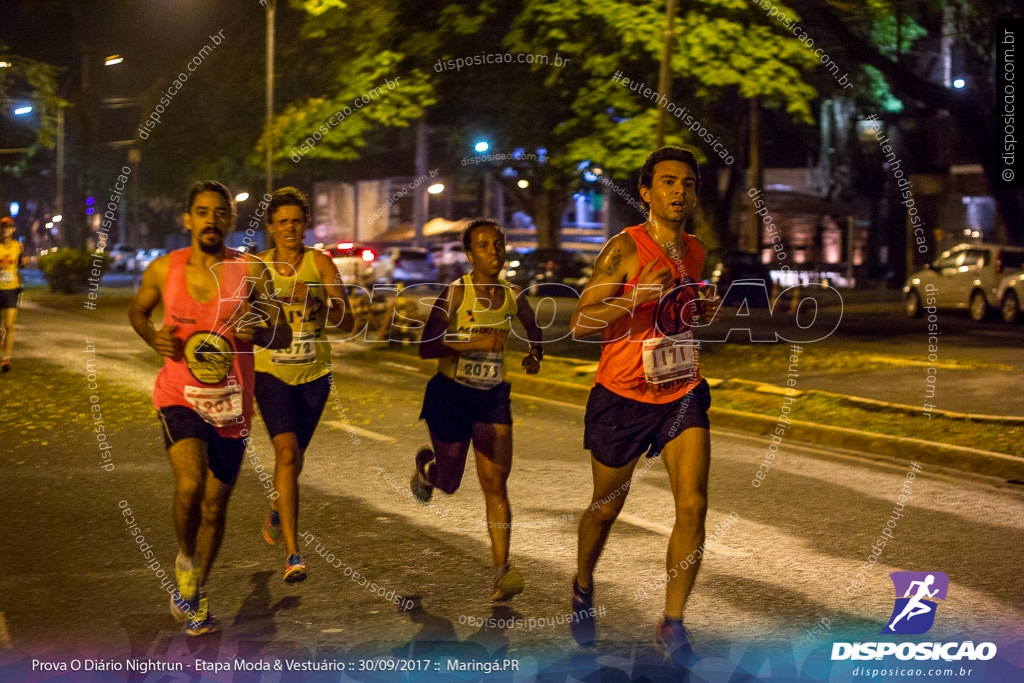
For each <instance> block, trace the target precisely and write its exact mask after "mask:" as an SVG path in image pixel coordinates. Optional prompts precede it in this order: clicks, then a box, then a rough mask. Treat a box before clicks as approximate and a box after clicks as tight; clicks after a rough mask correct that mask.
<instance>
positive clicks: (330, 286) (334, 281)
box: [313, 251, 356, 332]
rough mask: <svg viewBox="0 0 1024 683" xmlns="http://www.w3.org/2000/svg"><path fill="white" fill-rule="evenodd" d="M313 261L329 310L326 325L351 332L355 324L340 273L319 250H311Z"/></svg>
mask: <svg viewBox="0 0 1024 683" xmlns="http://www.w3.org/2000/svg"><path fill="white" fill-rule="evenodd" d="M313 263H315V264H316V269H317V270H318V271H319V272H320V279H321V281H322V282H323V283H324V292H325V293H326V294H327V305H328V306H329V307H330V310H329V311H328V312H327V327H335V328H337V329H339V330H341V331H342V332H351V331H352V329H353V328H354V327H355V325H356V319H355V316H353V315H352V305H351V304H350V303H349V301H348V294H346V293H345V288H344V287H342V286H341V274H340V273H338V267H337V266H336V265H334V261H332V260H331V258H330V257H329V256H327V255H326V254H324V253H323V252H321V251H314V252H313Z"/></svg>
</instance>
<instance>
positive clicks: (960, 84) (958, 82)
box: [953, 78, 967, 90]
mask: <svg viewBox="0 0 1024 683" xmlns="http://www.w3.org/2000/svg"><path fill="white" fill-rule="evenodd" d="M965 85H967V81H965V80H964V79H962V78H958V79H956V80H955V81H953V87H954V88H956V89H957V90H960V89H961V88H963V87H964V86H965Z"/></svg>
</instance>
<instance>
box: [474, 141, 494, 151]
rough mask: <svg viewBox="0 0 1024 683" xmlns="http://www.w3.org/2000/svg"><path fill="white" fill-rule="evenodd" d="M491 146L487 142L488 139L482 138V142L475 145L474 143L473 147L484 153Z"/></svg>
mask: <svg viewBox="0 0 1024 683" xmlns="http://www.w3.org/2000/svg"><path fill="white" fill-rule="evenodd" d="M490 148H491V146H490V145H489V144H488V143H487V141H486V140H481V141H480V142H478V143H476V144H475V145H473V149H475V150H476V151H478V152H480V153H481V154H483V153H484V152H486V151H487V150H488V149H490Z"/></svg>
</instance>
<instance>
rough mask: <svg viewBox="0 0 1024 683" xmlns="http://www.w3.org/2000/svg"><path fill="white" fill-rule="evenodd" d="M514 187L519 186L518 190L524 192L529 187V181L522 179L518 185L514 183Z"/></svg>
mask: <svg viewBox="0 0 1024 683" xmlns="http://www.w3.org/2000/svg"><path fill="white" fill-rule="evenodd" d="M516 185H518V186H519V189H521V190H525V189H526V188H528V187H529V186H530V181H529V180H526V179H525V178H524V179H523V180H520V181H519V182H518V183H516Z"/></svg>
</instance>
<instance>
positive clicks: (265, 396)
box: [254, 372, 331, 450]
mask: <svg viewBox="0 0 1024 683" xmlns="http://www.w3.org/2000/svg"><path fill="white" fill-rule="evenodd" d="M254 393H255V395H256V404H257V405H258V406H259V407H260V415H261V416H262V417H263V422H264V424H266V425H267V431H268V432H269V433H270V438H271V439H273V438H274V437H275V436H277V435H278V434H287V433H288V432H291V433H293V434H295V436H296V437H297V438H298V440H299V448H301V449H303V450H305V448H306V447H307V446H309V442H310V441H311V440H312V439H313V431H314V430H315V429H316V426H317V424H318V423H319V422H320V415H322V414H323V412H324V406H325V405H326V404H327V396H328V395H329V394H330V393H331V376H330V375H329V374H327V375H324V376H323V377H317V378H316V379H315V380H313V381H312V382H306V383H305V384H288V383H287V382H282V381H281V380H279V379H278V378H277V377H274V376H273V375H272V374H270V373H269V372H257V373H256V384H255V389H254Z"/></svg>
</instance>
